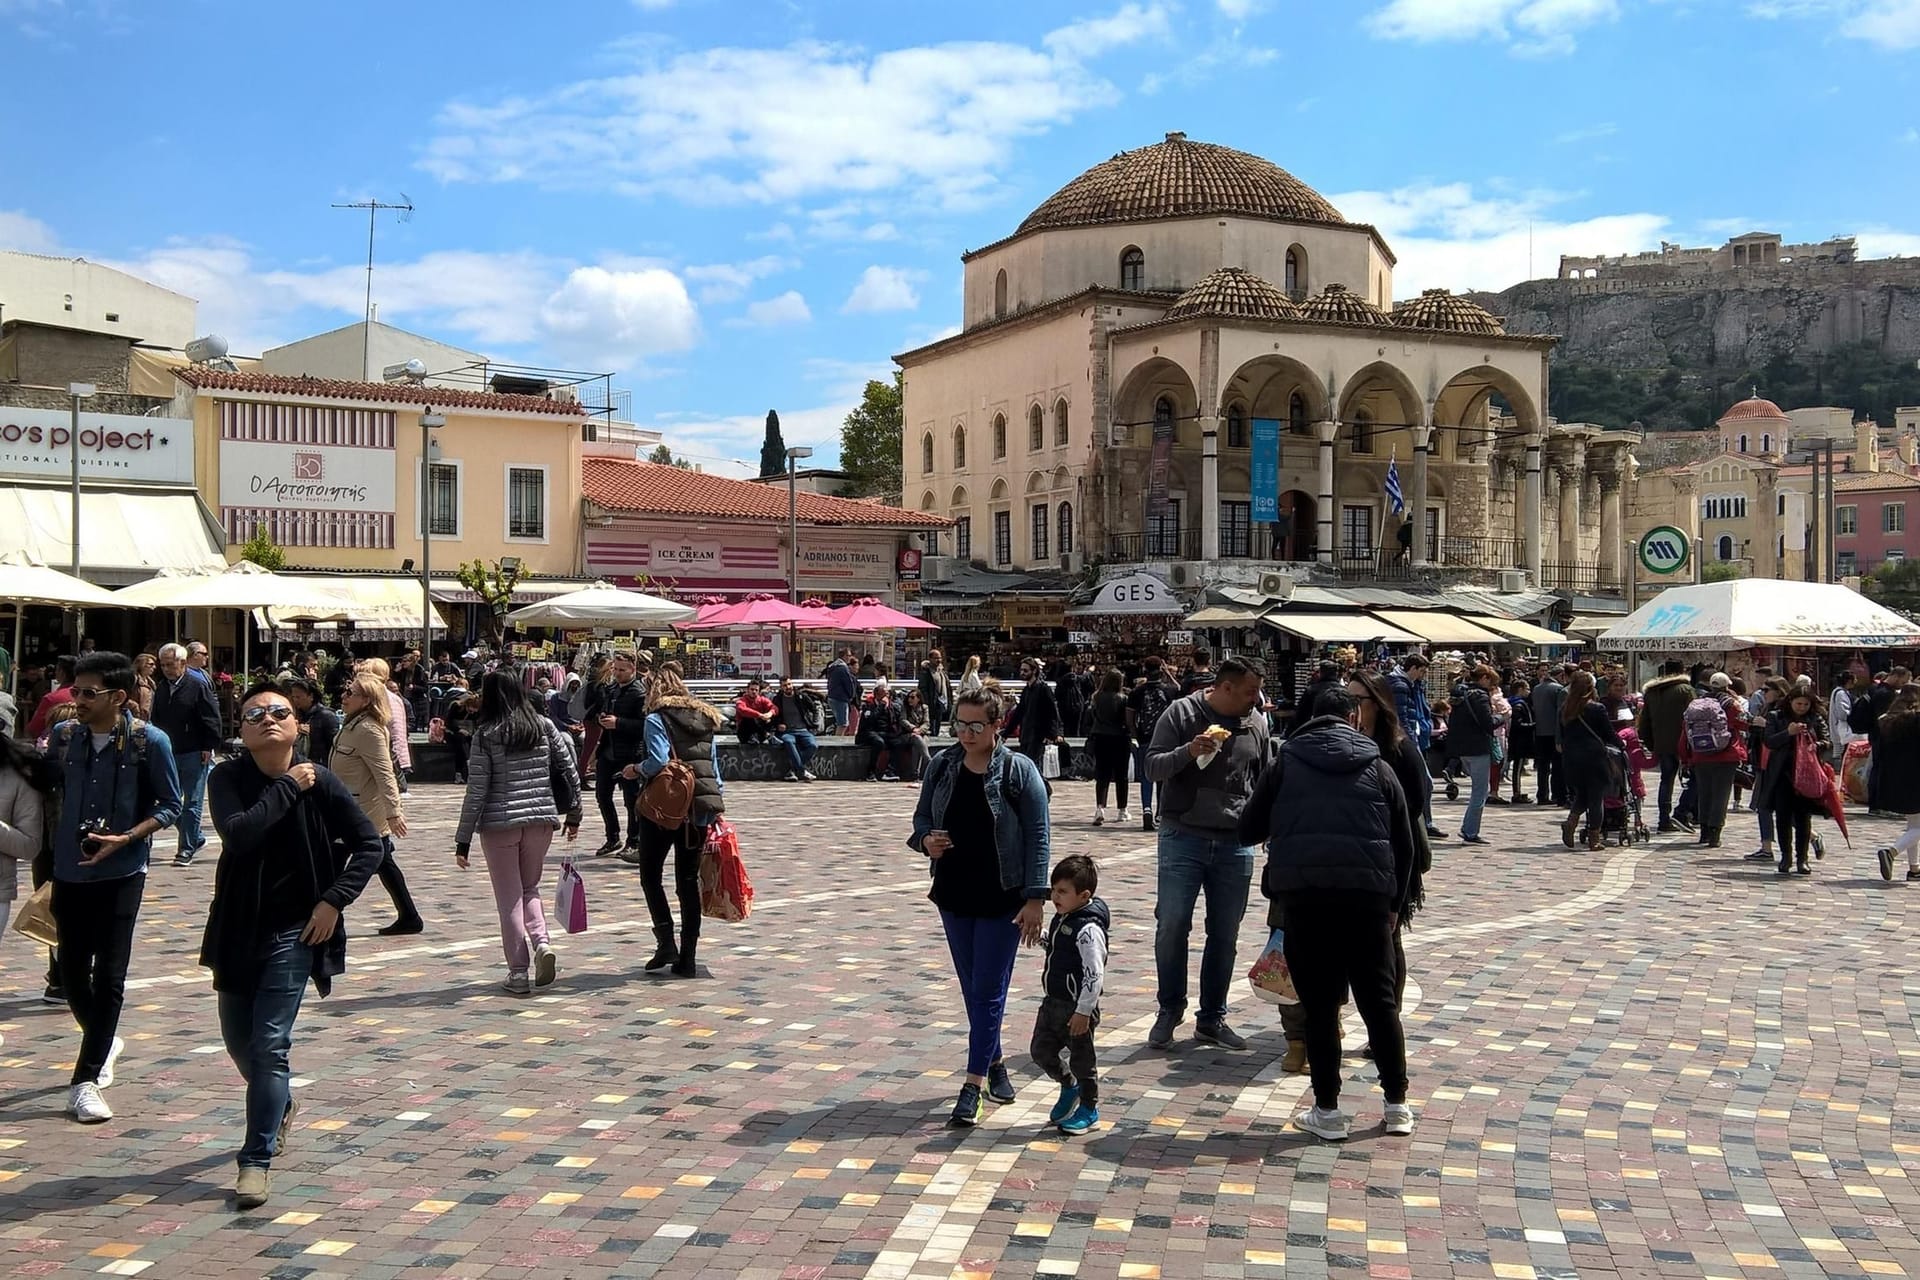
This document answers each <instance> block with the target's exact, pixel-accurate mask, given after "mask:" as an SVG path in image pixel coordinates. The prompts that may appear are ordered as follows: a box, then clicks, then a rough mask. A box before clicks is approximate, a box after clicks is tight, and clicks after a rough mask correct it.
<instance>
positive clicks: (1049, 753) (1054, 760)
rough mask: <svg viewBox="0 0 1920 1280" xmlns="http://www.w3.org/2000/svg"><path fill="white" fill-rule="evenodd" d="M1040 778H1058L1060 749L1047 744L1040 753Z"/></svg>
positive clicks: (1054, 745) (1052, 744)
mask: <svg viewBox="0 0 1920 1280" xmlns="http://www.w3.org/2000/svg"><path fill="white" fill-rule="evenodd" d="M1040 776H1041V777H1043V778H1057V777H1059V776H1060V748H1059V747H1058V746H1057V745H1056V744H1054V743H1051V742H1049V743H1048V744H1047V745H1046V748H1045V749H1044V750H1042V751H1041V752H1040Z"/></svg>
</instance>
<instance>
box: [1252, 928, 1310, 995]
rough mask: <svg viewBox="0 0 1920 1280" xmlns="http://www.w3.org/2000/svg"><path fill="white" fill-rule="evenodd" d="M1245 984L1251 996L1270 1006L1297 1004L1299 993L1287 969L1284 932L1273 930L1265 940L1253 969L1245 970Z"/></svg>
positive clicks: (1290, 972)
mask: <svg viewBox="0 0 1920 1280" xmlns="http://www.w3.org/2000/svg"><path fill="white" fill-rule="evenodd" d="M1247 984H1248V985H1249V986H1251V987H1252V988H1253V994H1255V995H1256V996H1259V997H1260V998H1261V999H1262V1000H1265V1001H1267V1002H1268V1003H1270V1004H1299V1003H1300V992H1299V989H1298V988H1296V987H1295V986H1294V985H1293V971H1292V970H1291V969H1289V968H1288V967H1287V952H1286V931H1285V930H1283V929H1275V930H1274V931H1273V933H1272V935H1271V936H1269V937H1268V938H1267V945H1266V946H1265V947H1264V948H1263V949H1262V950H1261V952H1260V957H1259V959H1257V960H1255V961H1254V962H1253V968H1251V969H1249V970H1247Z"/></svg>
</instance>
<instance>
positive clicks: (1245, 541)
mask: <svg viewBox="0 0 1920 1280" xmlns="http://www.w3.org/2000/svg"><path fill="white" fill-rule="evenodd" d="M1220 554H1221V555H1222V556H1232V557H1235V558H1238V559H1245V558H1246V557H1248V556H1250V555H1252V554H1253V505H1252V504H1251V503H1248V502H1223V503H1221V504H1220Z"/></svg>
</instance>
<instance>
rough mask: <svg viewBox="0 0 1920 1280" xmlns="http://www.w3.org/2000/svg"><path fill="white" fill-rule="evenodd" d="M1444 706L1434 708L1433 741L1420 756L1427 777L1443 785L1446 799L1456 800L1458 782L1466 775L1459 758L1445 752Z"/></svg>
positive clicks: (1445, 723)
mask: <svg viewBox="0 0 1920 1280" xmlns="http://www.w3.org/2000/svg"><path fill="white" fill-rule="evenodd" d="M1446 706H1447V704H1446V703H1444V702H1442V703H1441V704H1440V705H1439V706H1437V707H1435V708H1434V725H1433V741H1432V742H1431V743H1429V744H1428V745H1427V748H1426V750H1425V751H1423V752H1422V753H1421V754H1422V755H1424V756H1425V757H1426V761H1427V776H1428V777H1430V778H1432V779H1433V780H1434V782H1435V783H1440V784H1444V785H1445V787H1446V795H1447V799H1449V800H1458V799H1459V798H1460V780H1461V779H1462V778H1465V777H1466V776H1467V773H1466V770H1465V769H1463V768H1462V767H1461V765H1460V757H1459V756H1456V755H1454V754H1453V753H1452V752H1450V751H1448V750H1447V721H1446Z"/></svg>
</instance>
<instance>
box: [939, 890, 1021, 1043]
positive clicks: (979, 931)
mask: <svg viewBox="0 0 1920 1280" xmlns="http://www.w3.org/2000/svg"><path fill="white" fill-rule="evenodd" d="M940 924H941V927H942V928H944V929H945V930H946V931H947V950H948V951H950V952H952V953H953V971H954V973H956V974H958V975H959V977H960V998H961V1000H963V1001H964V1002H965V1003H966V1006H967V1074H968V1075H970V1076H984V1075H986V1074H987V1068H988V1067H990V1066H992V1065H993V1064H994V1063H996V1062H998V1061H1000V1059H1001V1057H1002V1056H1003V1055H1002V1054H1001V1052H1000V1024H1001V1023H1002V1022H1003V1021H1005V1020H1006V1016H1007V984H1008V983H1010V982H1012V981H1013V962H1014V959H1015V957H1017V956H1018V955H1019V954H1020V926H1019V925H1017V924H1015V923H1014V921H1013V917H1012V916H1008V917H1006V918H1005V919H1004V920H1003V919H1001V918H1000V917H998V916H989V917H987V918H986V919H984V920H983V919H979V918H977V917H974V916H957V915H954V914H953V913H952V912H951V911H942V912H941V913H940Z"/></svg>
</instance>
